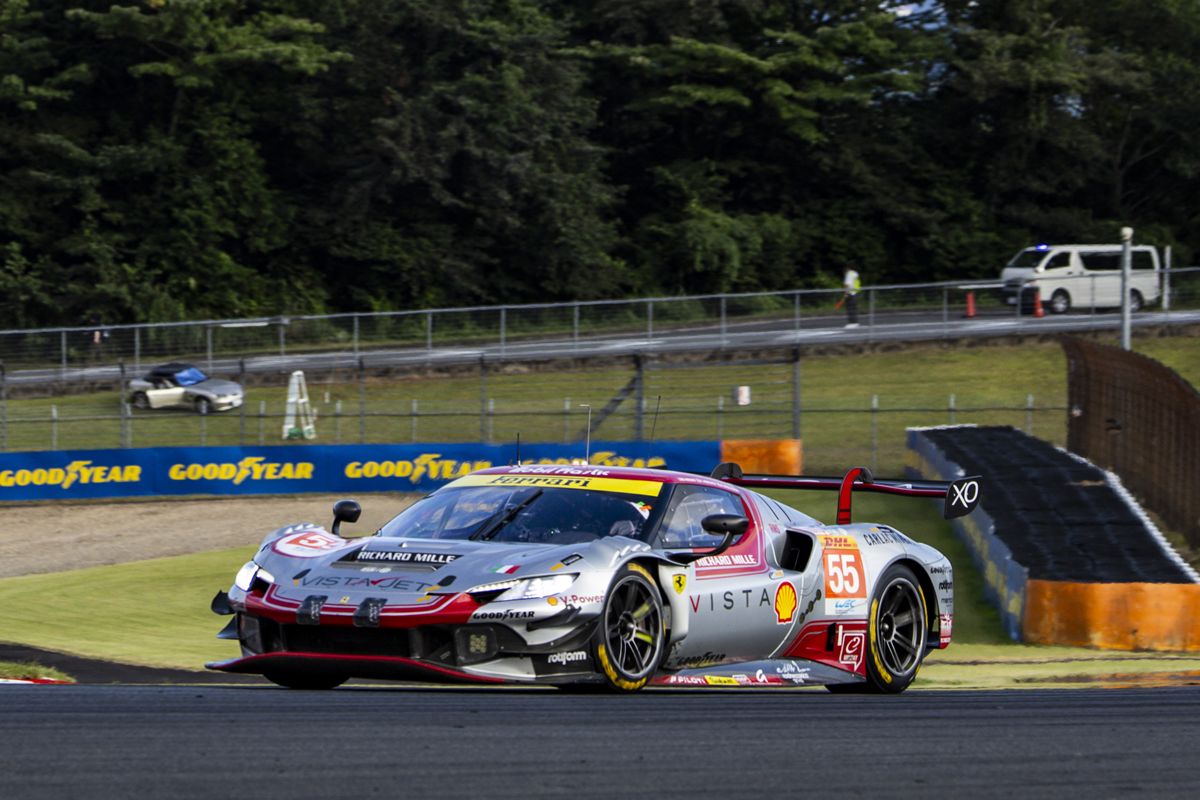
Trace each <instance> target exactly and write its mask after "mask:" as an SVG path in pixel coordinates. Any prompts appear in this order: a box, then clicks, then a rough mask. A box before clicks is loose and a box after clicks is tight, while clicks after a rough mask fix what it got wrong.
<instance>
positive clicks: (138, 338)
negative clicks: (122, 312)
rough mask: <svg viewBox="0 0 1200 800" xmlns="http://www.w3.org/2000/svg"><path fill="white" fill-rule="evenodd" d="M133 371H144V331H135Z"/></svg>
mask: <svg viewBox="0 0 1200 800" xmlns="http://www.w3.org/2000/svg"><path fill="white" fill-rule="evenodd" d="M133 371H134V372H141V371H142V329H141V328H134V329H133Z"/></svg>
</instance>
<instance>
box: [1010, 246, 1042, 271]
mask: <svg viewBox="0 0 1200 800" xmlns="http://www.w3.org/2000/svg"><path fill="white" fill-rule="evenodd" d="M1047 252H1049V251H1048V250H1042V249H1038V248H1036V247H1030V248H1027V249H1025V250H1022V251H1021V252H1019V253H1017V254H1016V255H1015V256H1013V260H1012V261H1010V262H1008V265H1009V266H1010V267H1036V266H1037V265H1038V264H1040V263H1042V259H1043V258H1045V257H1046V253H1047Z"/></svg>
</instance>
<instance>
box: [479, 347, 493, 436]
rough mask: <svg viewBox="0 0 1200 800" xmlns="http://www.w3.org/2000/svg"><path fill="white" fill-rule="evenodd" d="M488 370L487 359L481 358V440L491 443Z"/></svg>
mask: <svg viewBox="0 0 1200 800" xmlns="http://www.w3.org/2000/svg"><path fill="white" fill-rule="evenodd" d="M489 409H490V406H489V403H488V368H487V359H486V358H485V357H484V356H480V357H479V440H480V441H482V442H487V441H490V439H489V438H488V416H487V415H488V411H489Z"/></svg>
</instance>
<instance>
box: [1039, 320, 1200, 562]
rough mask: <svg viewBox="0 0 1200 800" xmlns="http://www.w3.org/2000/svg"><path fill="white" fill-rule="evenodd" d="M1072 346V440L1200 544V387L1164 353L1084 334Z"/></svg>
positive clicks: (1068, 343)
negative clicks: (1165, 361) (1149, 353)
mask: <svg viewBox="0 0 1200 800" xmlns="http://www.w3.org/2000/svg"><path fill="white" fill-rule="evenodd" d="M1063 349H1064V350H1065V351H1066V354H1067V370H1068V401H1067V402H1068V407H1069V409H1070V411H1069V414H1068V418H1067V447H1068V449H1070V450H1071V451H1072V452H1074V453H1078V454H1079V455H1081V456H1084V457H1085V458H1088V459H1090V460H1091V461H1092V462H1094V463H1096V464H1098V465H1100V466H1102V467H1104V468H1105V469H1109V470H1112V471H1113V472H1116V473H1117V474H1118V475H1120V476H1121V480H1122V482H1123V483H1124V484H1125V485H1126V486H1127V487H1128V488H1129V489H1130V490H1131V491H1133V492H1134V493H1136V494H1137V495H1139V496H1140V497H1141V498H1142V499H1143V500H1144V501H1145V503H1146V505H1147V506H1148V507H1149V508H1151V509H1153V510H1154V511H1155V512H1157V513H1158V514H1160V515H1162V517H1163V519H1164V520H1165V521H1166V522H1167V524H1168V525H1170V526H1171V527H1172V528H1174V529H1176V530H1178V531H1179V532H1180V533H1182V534H1183V535H1184V537H1185V538H1186V539H1187V541H1188V543H1189V544H1190V545H1191V546H1193V547H1200V492H1198V491H1197V479H1198V478H1200V393H1197V391H1196V389H1195V388H1194V387H1193V386H1192V385H1191V384H1189V383H1188V382H1187V381H1185V380H1184V379H1183V378H1181V377H1180V376H1179V375H1178V374H1177V373H1176V372H1175V371H1174V370H1172V369H1169V368H1168V367H1165V366H1163V365H1162V364H1160V363H1158V362H1157V361H1155V360H1153V359H1151V358H1147V357H1146V356H1143V355H1139V354H1138V353H1133V352H1126V351H1125V350H1121V349H1120V348H1116V347H1109V346H1106V345H1101V344H1096V343H1095V342H1090V341H1087V340H1084V339H1076V338H1068V339H1064V340H1063Z"/></svg>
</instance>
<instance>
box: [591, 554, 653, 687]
mask: <svg viewBox="0 0 1200 800" xmlns="http://www.w3.org/2000/svg"><path fill="white" fill-rule="evenodd" d="M666 638H667V637H666V630H665V629H664V627H663V607H662V595H661V594H660V593H659V591H658V586H657V585H656V584H655V583H654V579H653V578H652V577H651V576H650V573H649V572H648V571H647V570H646V568H645V567H642V566H641V565H639V564H626V565H625V566H624V567H622V568H621V569H620V571H619V572H617V574H616V577H614V578H613V582H612V585H611V586H609V588H608V595H607V597H606V598H605V600H604V610H603V611H602V612H601V614H600V624H599V626H598V627H597V629H596V635H595V638H594V639H593V640H592V649H593V651H594V654H595V657H596V663H597V664H598V665H599V666H600V674H601V676H602V677H603V678H604V679H605V683H604V684H603V685H604V686H605V688H607V689H609V690H611V691H615V692H636V691H637V690H638V689H641V688H642V687H643V686H645V685H646V684H647V683H649V682H650V679H651V678H653V677H654V673H655V672H657V671H658V666H659V664H660V663H661V662H662V658H663V654H664V650H665V644H666Z"/></svg>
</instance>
